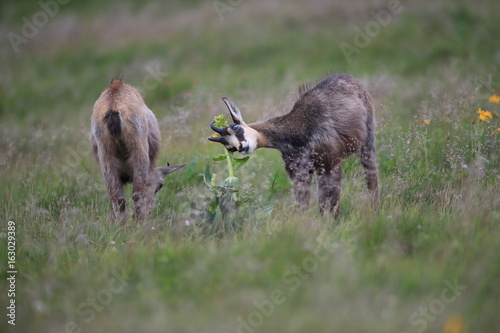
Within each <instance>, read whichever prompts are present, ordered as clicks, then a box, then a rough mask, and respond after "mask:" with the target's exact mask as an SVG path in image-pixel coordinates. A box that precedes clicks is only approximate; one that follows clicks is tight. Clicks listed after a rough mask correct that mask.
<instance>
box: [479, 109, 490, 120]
mask: <svg viewBox="0 0 500 333" xmlns="http://www.w3.org/2000/svg"><path fill="white" fill-rule="evenodd" d="M476 112H477V113H479V119H481V120H482V121H488V120H490V119H491V118H493V115H492V114H491V112H490V111H483V110H481V108H479V109H478V110H477V111H476Z"/></svg>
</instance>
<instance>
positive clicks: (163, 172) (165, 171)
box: [157, 164, 186, 177]
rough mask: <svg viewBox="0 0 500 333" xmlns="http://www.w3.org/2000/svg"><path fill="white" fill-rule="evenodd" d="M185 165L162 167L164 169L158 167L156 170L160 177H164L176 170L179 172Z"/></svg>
mask: <svg viewBox="0 0 500 333" xmlns="http://www.w3.org/2000/svg"><path fill="white" fill-rule="evenodd" d="M185 165H186V164H181V165H168V166H164V167H159V168H157V169H158V170H159V171H160V173H161V176H162V177H165V176H166V175H168V174H169V173H171V172H174V171H176V170H179V169H180V168H182V167H183V166H185Z"/></svg>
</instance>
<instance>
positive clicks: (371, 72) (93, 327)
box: [0, 1, 500, 333]
mask: <svg viewBox="0 0 500 333" xmlns="http://www.w3.org/2000/svg"><path fill="white" fill-rule="evenodd" d="M402 4H403V11H402V13H401V14H400V15H398V16H395V17H394V18H393V19H392V20H391V21H390V23H389V24H388V25H387V26H386V27H382V28H381V30H380V33H379V34H378V35H377V36H375V37H373V38H372V40H371V42H370V43H369V44H368V45H367V46H366V47H364V48H361V49H360V52H359V54H357V55H355V56H354V57H353V59H352V62H351V63H348V62H347V61H346V59H345V58H344V56H343V54H342V52H341V50H340V48H339V44H340V42H342V41H344V42H347V43H353V40H354V38H355V33H356V32H355V30H354V27H359V28H361V29H363V28H364V27H365V25H366V24H367V22H369V21H371V20H373V17H372V16H371V14H370V10H380V9H383V8H386V6H387V3H386V2H385V1H361V2H356V3H345V4H341V3H329V2H322V1H313V2H307V3H306V2H303V1H291V2H281V1H266V2H249V1H244V2H242V3H241V4H240V5H239V6H236V7H234V8H233V10H232V11H230V12H227V13H226V15H225V16H224V20H222V21H221V20H220V18H219V16H218V15H217V12H216V11H215V9H214V7H213V4H212V2H201V1H190V2H188V3H185V2H169V3H168V4H160V3H156V2H147V3H142V2H141V3H140V4H139V3H138V2H135V1H128V2H126V3H122V2H120V3H118V2H110V3H106V4H103V3H101V2H96V1H88V2H85V3H81V4H80V3H79V4H76V3H75V4H73V3H72V2H70V3H68V4H67V5H64V6H61V9H60V12H59V13H58V14H57V15H56V16H55V17H54V18H51V20H50V22H49V23H48V24H47V25H46V26H45V27H43V28H41V29H40V31H39V33H38V35H37V36H35V38H33V39H30V41H29V43H27V44H26V45H22V46H21V47H20V48H21V52H20V53H18V54H15V53H14V52H13V51H12V48H11V46H10V44H9V42H8V39H6V38H4V39H3V40H2V41H1V42H0V45H1V46H0V47H1V51H0V56H1V59H2V62H1V64H0V68H1V73H2V75H1V76H0V87H1V88H0V119H1V124H0V146H1V151H2V153H1V154H0V184H1V191H0V199H1V202H2V205H1V212H2V216H3V219H4V222H2V224H1V230H0V233H1V234H0V235H1V236H0V237H1V239H2V242H1V247H0V254H1V258H2V261H3V262H6V260H5V258H6V252H7V249H6V245H4V244H6V242H5V241H4V240H6V230H7V229H6V228H7V221H9V220H12V221H15V222H16V227H17V245H16V249H17V261H16V265H17V270H18V272H19V273H18V275H17V290H16V304H17V325H16V326H15V327H12V326H10V325H8V324H7V323H6V320H5V316H4V318H3V319H2V320H1V323H2V324H1V325H2V327H5V330H6V331H11V332H34V331H37V332H65V331H68V332H69V331H75V332H77V331H78V330H81V332H159V331H167V332H193V331H202V332H234V331H236V332H238V331H240V332H326V331H330V332H417V331H420V332H445V333H450V332H476V331H481V332H496V330H497V326H498V321H497V319H496V317H497V313H498V311H499V309H500V301H499V300H500V297H499V290H500V284H499V279H498V278H499V276H500V269H499V267H500V255H499V253H500V245H499V244H500V242H498V239H499V236H500V235H499V228H498V221H500V207H499V204H498V202H499V201H498V198H499V197H500V186H499V184H500V182H499V179H500V174H499V169H500V164H499V163H500V162H499V161H500V159H499V151H500V149H499V148H500V147H499V140H500V132H498V130H497V128H499V127H500V122H499V115H500V113H499V112H500V105H498V104H494V103H492V102H488V97H489V96H490V95H492V94H493V93H495V91H496V90H498V89H500V88H499V86H498V84H499V82H498V79H497V77H498V73H499V72H498V66H499V58H498V52H497V49H496V47H495V44H494V42H493V41H494V40H495V39H496V36H497V31H498V30H499V23H498V20H497V18H496V16H495V13H496V12H498V9H499V5H498V4H497V2H496V1H483V2H481V3H480V4H479V3H478V4H475V3H474V4H473V3H469V2H467V1H458V2H457V1H444V2H439V3H433V4H430V3H416V2H404V3H403V2H402ZM39 10H40V7H38V5H37V4H34V3H28V2H23V1H21V2H16V3H15V4H14V3H11V4H3V5H2V12H1V13H2V14H0V15H2V22H4V23H3V25H1V26H0V31H1V32H2V35H3V36H7V33H8V32H11V31H14V32H16V33H20V31H21V29H22V24H23V21H22V18H23V17H27V18H30V17H31V16H32V15H33V14H34V13H36V12H37V11H39ZM150 68H159V70H160V71H161V72H162V73H167V74H165V75H163V74H162V75H163V76H162V77H161V79H160V80H159V81H157V83H158V84H157V85H155V86H154V87H153V88H151V89H146V88H145V85H144V79H145V78H146V77H148V75H150V72H149V70H150ZM332 72H350V73H352V74H353V75H354V76H357V77H359V78H360V79H361V80H362V81H363V82H364V83H365V85H366V86H367V88H368V90H369V91H370V92H372V94H373V96H374V99H375V101H376V116H377V123H378V125H377V135H376V137H377V156H378V162H379V173H380V181H381V186H382V187H381V200H382V205H381V207H380V209H379V210H378V211H376V212H375V211H373V210H372V209H371V208H370V205H369V200H368V198H367V194H366V190H365V184H364V177H363V172H362V168H361V166H360V164H359V162H358V161H357V160H356V159H355V158H350V159H348V160H346V161H345V163H344V172H345V177H344V179H343V187H342V198H341V214H340V217H339V219H337V220H332V219H330V218H328V217H323V216H321V215H320V214H319V212H318V209H317V208H316V203H317V201H316V200H317V198H315V197H314V196H313V205H312V206H311V208H310V210H308V211H307V212H304V213H301V214H297V212H296V211H295V210H294V209H293V198H292V195H291V191H290V184H289V180H288V178H287V176H286V173H285V172H284V169H283V164H282V161H281V158H280V156H279V153H278V152H277V151H272V150H262V151H257V152H255V153H254V154H252V156H251V158H250V160H249V162H248V163H247V164H246V165H245V166H243V167H242V168H241V169H238V170H236V173H237V176H238V177H239V178H240V179H241V183H242V186H241V190H242V191H243V192H244V193H245V195H246V196H248V201H247V202H246V203H245V205H244V206H243V207H242V208H241V209H240V211H239V212H238V213H237V214H235V215H234V216H229V217H228V221H226V222H227V223H228V225H229V226H232V227H231V228H225V229H222V231H221V229H220V228H211V226H210V225H209V223H210V222H209V221H208V220H207V218H206V216H207V215H206V207H207V203H208V202H209V200H210V196H211V195H212V193H211V192H210V191H209V189H208V188H207V187H206V186H205V184H204V182H203V177H202V174H203V171H204V168H205V166H206V165H207V164H208V165H210V167H211V169H212V170H213V171H214V172H215V173H217V174H218V175H219V177H220V178H222V177H223V175H225V172H226V171H225V170H224V169H223V167H222V165H223V164H217V163H216V162H213V161H212V160H211V157H213V156H214V155H216V154H217V153H218V152H219V151H220V147H219V145H211V144H209V143H208V141H207V139H206V138H207V137H208V136H209V135H211V131H210V129H209V127H208V124H209V123H210V121H211V120H212V118H213V117H214V115H217V114H221V113H225V112H226V110H225V106H224V104H223V103H222V101H221V100H220V97H221V96H230V97H231V98H232V99H233V100H236V101H238V105H239V106H240V108H241V110H242V112H243V113H244V114H245V118H246V119H247V120H248V121H253V120H258V119H263V118H265V117H267V116H271V115H275V114H279V113H283V112H286V111H287V110H288V109H289V108H290V107H291V105H293V102H294V100H295V98H296V96H297V93H296V91H297V87H298V85H299V84H300V83H302V82H314V81H315V80H317V79H320V78H321V77H323V76H325V75H328V73H332ZM118 74H121V75H122V76H123V77H124V79H125V81H127V82H129V83H131V84H133V85H135V86H137V87H138V88H140V89H141V90H142V92H143V95H144V97H145V100H146V103H147V104H148V106H149V107H150V108H151V109H152V110H153V111H154V112H155V114H156V115H157V118H158V120H159V122H160V126H161V131H162V138H163V146H162V148H161V155H160V161H159V164H166V162H167V161H168V162H170V163H173V164H175V163H188V166H186V167H185V168H183V169H182V170H180V171H177V172H176V174H175V176H172V175H170V176H167V179H166V186H165V187H164V188H163V189H162V190H161V192H160V193H159V195H158V197H157V200H156V205H155V209H154V211H153V214H152V216H151V218H150V219H149V221H148V222H147V223H145V224H144V225H136V224H135V223H134V222H133V221H129V223H128V224H127V225H125V226H121V225H114V224H113V223H111V221H110V220H109V207H108V201H107V197H106V191H105V188H104V185H103V182H102V178H101V175H100V171H99V167H98V165H97V163H96V162H95V161H94V159H93V157H92V156H91V152H90V148H89V143H88V133H89V123H90V120H89V118H90V114H91V110H92V106H93V102H94V101H95V100H96V99H97V98H98V96H99V94H100V92H101V91H102V90H103V89H104V88H105V87H106V85H107V84H108V83H109V80H110V79H111V78H112V77H113V76H115V75H118ZM478 108H482V109H483V110H488V111H491V112H492V119H491V120H489V121H487V122H485V121H481V120H479V119H478V114H477V113H476V110H477V109H478ZM424 120H426V122H427V123H425V122H424ZM314 186H315V185H314ZM313 192H314V191H313ZM127 194H128V196H129V197H130V189H128V192H127ZM130 202H131V200H130V199H129V209H130ZM271 207H272V211H271ZM215 231H216V232H215ZM1 267H2V268H1V272H2V280H1V282H0V285H1V290H2V293H1V295H0V302H1V304H2V307H3V308H5V306H4V305H5V304H7V302H8V301H9V299H8V297H7V294H6V293H5V292H4V291H5V290H7V287H8V284H7V280H6V278H7V273H6V268H5V266H3V265H2V266H1ZM449 285H455V286H456V285H458V286H463V287H460V288H458V289H456V288H455V289H456V290H454V291H455V293H453V291H452V290H451V289H450V287H449ZM443 290H444V295H445V296H446V297H447V298H445V299H444V298H443V296H442V295H443ZM452 296H454V297H452ZM452 298H453V300H451V299H452ZM93 302H94V303H93ZM92 304H94V305H92ZM424 312H425V314H424Z"/></svg>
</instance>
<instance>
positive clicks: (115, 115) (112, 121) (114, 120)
mask: <svg viewBox="0 0 500 333" xmlns="http://www.w3.org/2000/svg"><path fill="white" fill-rule="evenodd" d="M104 122H105V123H106V127H107V128H108V131H109V133H110V134H111V136H112V137H113V138H115V139H117V138H118V137H119V136H120V134H121V132H122V121H121V118H120V112H118V111H115V110H109V111H108V113H107V114H106V116H105V117H104Z"/></svg>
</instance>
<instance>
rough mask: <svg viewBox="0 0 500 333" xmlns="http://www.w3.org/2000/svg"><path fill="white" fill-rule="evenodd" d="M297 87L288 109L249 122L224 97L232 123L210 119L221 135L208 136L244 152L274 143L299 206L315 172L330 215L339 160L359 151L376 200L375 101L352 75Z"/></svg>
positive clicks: (336, 196) (321, 204)
mask: <svg viewBox="0 0 500 333" xmlns="http://www.w3.org/2000/svg"><path fill="white" fill-rule="evenodd" d="M299 92H300V97H299V99H298V100H297V101H296V102H295V105H294V106H293V108H292V110H291V111H290V112H289V113H287V114H285V115H282V116H279V117H275V118H271V119H268V120H266V121H262V122H256V123H251V124H246V123H245V122H244V121H243V118H242V116H241V113H240V110H239V109H238V107H237V106H236V105H235V104H234V103H233V102H232V101H231V100H229V99H227V98H223V101H224V102H225V104H226V105H227V107H228V109H229V112H230V114H231V117H232V119H233V122H234V124H231V125H230V126H228V127H225V128H217V127H216V126H214V123H212V124H211V125H210V126H211V128H212V129H213V130H214V131H215V132H216V133H218V134H219V135H220V136H218V137H210V138H209V140H211V141H214V142H219V143H221V144H223V145H225V146H226V148H227V149H228V150H229V151H232V152H234V151H238V152H240V153H242V154H249V153H251V152H253V151H254V150H255V149H258V148H274V149H278V150H279V151H280V152H281V155H282V158H283V161H284V164H285V169H286V171H287V173H288V175H289V177H290V179H291V182H292V186H293V192H294V195H295V201H296V203H297V205H298V207H299V208H304V207H306V206H308V204H309V201H310V185H311V181H312V176H313V174H316V175H317V177H318V197H319V207H320V210H321V211H322V212H329V213H332V214H334V215H338V212H339V199H340V187H341V179H342V162H343V160H344V159H345V158H346V157H348V156H349V155H351V154H358V155H359V157H360V159H361V163H362V165H363V167H364V169H365V175H366V184H367V187H368V190H369V192H370V194H371V199H372V203H373V204H374V206H378V204H379V193H378V172H377V161H376V156H375V135H374V134H375V118H374V106H373V100H372V98H371V96H370V94H369V93H368V91H367V90H366V89H365V88H364V87H363V86H362V84H361V83H360V82H359V81H358V80H356V79H355V78H353V77H352V76H350V75H348V74H336V75H332V76H330V77H328V78H326V79H325V80H323V81H321V82H320V83H318V84H317V85H316V86H314V87H313V88H312V89H304V88H302V89H301V90H299Z"/></svg>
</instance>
